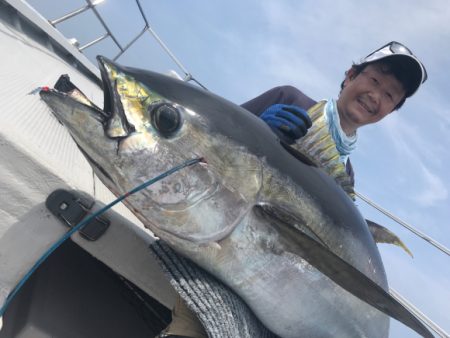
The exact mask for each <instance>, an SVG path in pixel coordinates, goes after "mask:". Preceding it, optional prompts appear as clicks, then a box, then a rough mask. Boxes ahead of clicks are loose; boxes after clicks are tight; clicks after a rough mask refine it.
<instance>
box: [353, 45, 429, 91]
mask: <svg viewBox="0 0 450 338" xmlns="http://www.w3.org/2000/svg"><path fill="white" fill-rule="evenodd" d="M390 55H405V56H409V57H411V58H412V59H413V60H414V61H416V63H417V65H418V66H419V67H420V70H421V73H422V79H421V83H424V82H425V81H426V80H427V78H428V75H427V71H426V69H425V66H424V65H423V64H422V62H420V61H419V59H418V58H417V57H416V56H415V55H414V54H413V53H412V52H411V50H410V49H409V48H408V47H406V46H405V45H403V44H401V43H400V42H397V41H391V42H389V43H387V44H385V45H384V46H382V47H381V48H378V49H376V50H375V51H373V52H372V53H370V54H369V55H367V56H366V57H365V58H363V59H362V60H361V63H366V62H373V61H377V60H380V59H383V58H385V57H388V56H390Z"/></svg>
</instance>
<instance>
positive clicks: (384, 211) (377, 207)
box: [355, 192, 450, 256]
mask: <svg viewBox="0 0 450 338" xmlns="http://www.w3.org/2000/svg"><path fill="white" fill-rule="evenodd" d="M355 193H356V196H358V197H359V198H360V199H362V200H363V201H364V202H366V203H367V204H369V205H370V206H372V207H374V208H375V209H377V210H378V211H380V212H381V213H383V214H385V215H386V216H388V217H389V218H391V219H392V220H394V221H395V222H397V223H398V224H400V225H403V226H404V227H405V228H406V229H408V230H409V231H411V232H412V233H414V234H415V235H417V236H419V237H420V238H422V239H423V240H425V241H427V242H428V243H430V244H431V245H433V246H434V247H436V248H438V249H439V250H441V251H442V252H443V253H445V254H447V255H448V256H450V249H448V248H447V247H445V246H444V245H442V244H441V243H439V242H437V241H436V240H434V239H432V238H431V237H429V236H427V235H425V234H424V233H423V232H421V231H419V230H417V229H415V228H414V227H413V226H411V225H409V224H408V223H406V222H403V221H402V220H401V219H400V218H398V217H396V216H394V215H393V214H391V213H390V212H389V211H387V210H386V209H383V208H382V207H380V206H378V205H376V204H375V203H374V202H372V201H370V200H369V199H368V198H367V197H364V196H363V195H361V194H360V193H358V192H355Z"/></svg>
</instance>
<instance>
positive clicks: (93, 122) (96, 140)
mask: <svg viewBox="0 0 450 338" xmlns="http://www.w3.org/2000/svg"><path fill="white" fill-rule="evenodd" d="M40 96H41V99H42V100H43V101H44V102H45V103H46V104H47V105H48V106H49V108H50V109H51V111H52V113H53V115H54V116H55V117H56V119H57V120H58V121H59V122H60V123H61V124H63V125H64V126H65V127H66V128H68V130H69V133H70V134H71V136H72V137H73V138H74V140H75V142H76V143H77V145H78V146H79V147H80V149H81V150H82V151H83V153H84V155H85V156H86V157H87V159H88V160H89V161H90V162H91V164H92V165H94V166H97V167H99V170H100V171H101V172H103V173H104V176H105V177H108V179H110V174H109V173H110V172H112V171H113V170H114V169H113V165H112V164H109V163H107V162H105V161H104V160H103V157H104V156H105V154H106V155H107V156H109V157H111V156H113V154H115V153H116V152H117V147H118V143H117V141H116V140H114V139H110V138H107V137H105V136H104V127H103V126H104V124H105V123H106V121H107V117H106V115H105V114H104V113H103V111H101V110H99V109H98V108H96V107H95V106H92V105H89V104H86V103H83V102H81V101H80V100H78V99H77V98H74V97H72V96H70V95H67V94H66V93H63V92H59V91H57V90H53V89H51V90H41V92H40Z"/></svg>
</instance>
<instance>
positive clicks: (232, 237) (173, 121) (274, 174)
mask: <svg viewBox="0 0 450 338" xmlns="http://www.w3.org/2000/svg"><path fill="white" fill-rule="evenodd" d="M98 60H99V64H100V70H101V73H102V78H103V85H104V93H105V103H104V105H105V106H104V110H103V111H102V110H100V109H99V108H97V107H95V106H94V105H92V104H90V103H89V102H88V101H86V100H80V99H79V98H78V99H77V98H76V97H75V96H74V95H67V94H65V93H61V92H58V91H56V90H50V91H43V92H41V97H42V98H43V99H44V100H45V101H46V102H47V104H48V105H49V106H50V107H51V109H52V110H53V112H54V113H55V115H56V116H57V118H58V119H59V120H60V121H61V122H62V123H63V124H64V125H65V126H67V128H68V129H69V131H70V133H71V134H72V136H73V138H74V139H75V141H76V142H77V144H78V145H79V147H80V148H81V149H82V151H83V153H84V154H85V155H86V157H87V158H88V159H89V161H90V162H91V163H92V165H93V167H94V168H95V170H96V172H97V174H98V175H99V176H100V178H101V179H102V180H103V182H104V183H105V184H106V185H107V186H108V187H109V188H110V189H111V190H112V191H113V192H114V193H115V194H122V193H124V192H126V191H128V190H130V189H132V188H134V187H136V186H137V185H139V184H141V183H143V182H144V181H146V180H148V179H150V178H152V177H154V176H156V175H158V174H160V173H162V172H164V171H166V170H168V169H170V168H172V167H173V166H175V165H177V164H180V163H183V162H185V161H187V160H189V159H193V158H199V157H201V158H203V159H204V160H205V162H204V163H203V164H197V165H194V166H190V167H188V168H185V169H183V170H181V171H178V172H177V173H175V174H173V175H171V176H169V177H168V178H166V179H165V180H163V181H160V182H159V183H158V184H157V185H156V186H153V187H152V188H151V189H149V190H146V191H142V192H140V193H138V194H136V195H133V196H131V197H129V199H128V201H127V205H128V207H129V208H130V209H131V210H132V211H133V212H134V213H135V214H136V215H137V216H138V217H139V218H140V219H141V220H142V221H143V223H144V224H145V225H146V226H147V227H148V228H149V229H151V230H152V231H153V232H154V233H155V234H156V235H157V236H158V237H160V238H161V239H163V240H164V241H166V242H167V243H168V244H169V245H170V246H171V247H172V248H173V249H175V250H176V251H177V252H178V253H180V254H182V255H184V256H185V257H188V258H189V259H191V260H192V261H194V262H195V263H197V264H198V265H200V266H201V267H203V268H204V269H205V270H207V271H208V272H210V273H211V274H213V275H214V276H216V277H217V278H218V279H220V280H221V281H222V282H224V283H225V284H226V285H228V286H229V287H230V288H231V289H233V290H234V291H235V292H236V293H237V294H238V295H239V296H240V297H241V298H242V299H243V300H244V301H245V302H246V303H247V304H248V305H249V306H250V308H251V309H252V311H253V312H254V313H255V314H256V316H257V317H258V318H259V319H260V320H261V321H262V322H263V323H264V324H265V325H266V326H267V327H268V328H269V329H270V330H272V331H273V332H274V333H276V334H278V335H280V336H281V337H285V338H297V337H377V338H380V337H386V336H387V335H388V330H389V319H388V316H386V315H385V314H383V313H382V312H380V311H379V310H381V311H383V312H385V313H387V314H389V315H390V316H393V317H395V318H397V319H399V320H401V321H402V322H404V323H406V324H407V325H409V326H410V327H412V328H414V329H415V330H416V331H418V332H420V333H421V334H422V335H424V336H431V335H430V334H429V332H428V331H427V330H426V328H424V326H423V325H422V324H421V323H420V322H419V321H418V320H417V319H416V318H414V317H413V316H412V315H411V314H410V313H409V312H407V311H406V310H405V309H404V308H403V307H402V306H401V305H400V304H399V303H397V302H396V301H395V300H394V299H393V298H392V297H390V296H389V294H388V293H387V292H386V291H387V289H388V286H387V281H386V276H385V272H384V269H383V264H382V261H381V258H380V254H379V252H378V249H377V247H376V245H375V243H374V241H373V239H372V236H371V234H370V233H369V230H368V228H367V224H366V222H365V221H364V219H363V218H362V217H361V215H360V213H359V212H358V210H357V208H356V207H355V205H354V203H353V202H352V201H351V199H350V198H349V197H347V195H346V194H345V193H344V191H343V190H342V189H341V188H340V187H339V186H338V185H337V184H336V183H335V182H334V181H333V180H332V179H331V178H329V177H328V176H327V175H326V174H325V173H324V172H322V171H321V170H320V169H318V168H315V167H313V166H311V165H309V164H307V163H304V162H303V161H302V157H301V156H299V153H298V152H296V151H295V150H293V149H291V148H289V147H288V146H286V145H283V144H281V143H280V141H279V140H278V139H277V138H276V136H275V135H274V134H273V133H272V131H271V130H270V128H269V127H267V126H266V125H265V123H264V122H262V121H261V120H260V119H258V118H257V117H255V116H254V115H252V114H250V113H249V112H247V111H245V110H244V109H242V108H240V107H239V106H236V105H235V104H233V103H231V102H228V101H226V100H224V99H222V98H220V97H218V96H216V95H213V94H211V93H209V92H207V91H204V90H202V89H199V88H197V87H195V86H192V85H189V84H186V83H184V82H182V81H178V80H175V79H172V78H169V77H166V76H163V75H160V74H157V73H153V72H149V71H144V70H138V69H132V68H126V67H122V66H119V65H117V64H115V63H112V62H110V61H109V60H107V59H105V58H103V57H99V58H98ZM368 303H369V304H371V305H372V306H371V305H369V304H368ZM375 307H376V308H378V309H379V310H377V309H375Z"/></svg>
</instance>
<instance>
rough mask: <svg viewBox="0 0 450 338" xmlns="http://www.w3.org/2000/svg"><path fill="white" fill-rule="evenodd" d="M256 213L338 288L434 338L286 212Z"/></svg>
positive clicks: (273, 209)
mask: <svg viewBox="0 0 450 338" xmlns="http://www.w3.org/2000/svg"><path fill="white" fill-rule="evenodd" d="M255 212H256V213H258V214H260V215H261V216H262V217H265V218H267V219H269V221H270V223H271V225H272V226H273V227H274V228H275V229H276V230H277V231H278V232H279V233H280V235H281V236H280V237H281V238H282V239H285V242H286V243H284V244H286V246H287V247H289V248H290V249H291V250H292V252H293V253H295V254H297V255H299V256H301V257H302V258H303V259H305V260H306V261H308V263H310V264H311V265H312V266H314V267H315V268H316V269H318V270H319V271H320V272H322V273H323V274H324V275H326V276H327V277H329V278H330V279H331V280H333V281H334V282H335V283H336V284H338V285H339V286H341V287H342V288H344V289H345V290H347V291H348V292H350V293H352V294H353V295H355V296H356V297H358V298H359V299H361V300H362V301H364V302H366V303H368V304H370V305H372V306H373V307H375V308H376V309H378V310H379V311H381V312H383V313H385V314H387V315H389V316H391V317H392V318H395V319H397V320H398V321H400V322H402V323H403V324H405V325H407V326H409V327H410V328H411V329H413V330H414V331H416V332H417V333H419V334H420V335H422V336H423V337H433V335H432V334H431V332H430V331H429V330H428V329H427V328H426V327H425V326H424V325H423V324H422V323H421V322H420V321H419V319H417V318H416V317H415V316H414V315H413V314H412V313H411V312H410V311H408V310H407V309H406V308H405V307H404V306H403V305H402V304H400V303H399V302H398V301H397V300H395V299H394V298H393V297H392V296H391V295H390V294H389V293H388V292H386V291H385V290H384V289H383V288H382V287H380V286H379V285H378V284H376V283H375V282H374V281H372V280H371V279H370V278H369V277H367V276H366V275H365V274H363V273H362V272H360V271H359V270H358V269H356V268H355V267H353V266H352V265H350V264H349V263H347V262H346V261H344V260H343V259H342V258H340V257H339V256H337V255H336V254H334V253H333V252H332V251H331V250H330V249H328V248H327V247H326V246H325V245H323V244H322V243H321V242H320V241H317V240H316V239H314V238H313V237H312V236H310V235H309V234H307V233H306V232H304V231H302V230H301V228H300V229H299V228H298V227H294V226H292V225H291V224H288V223H286V220H289V219H292V216H291V215H285V214H283V209H281V208H277V207H274V206H270V205H258V206H255Z"/></svg>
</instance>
